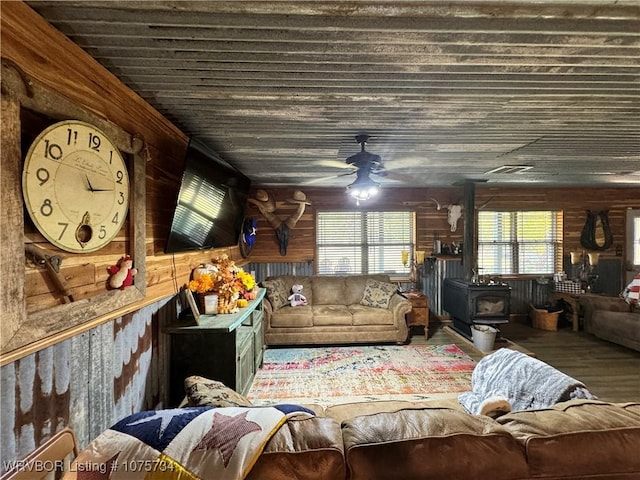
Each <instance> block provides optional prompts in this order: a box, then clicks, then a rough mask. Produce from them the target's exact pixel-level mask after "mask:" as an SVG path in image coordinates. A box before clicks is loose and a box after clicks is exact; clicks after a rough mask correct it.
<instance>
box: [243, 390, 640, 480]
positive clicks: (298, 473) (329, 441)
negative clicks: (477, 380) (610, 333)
mask: <svg viewBox="0 0 640 480" xmlns="http://www.w3.org/2000/svg"><path fill="white" fill-rule="evenodd" d="M456 404H457V401H455V400H453V401H451V402H450V403H449V404H447V402H441V403H440V404H423V405H418V404H409V403H406V404H403V402H400V403H398V402H370V403H362V404H352V405H337V406H333V407H329V408H327V409H325V410H322V409H317V410H318V413H319V415H318V416H316V417H313V418H306V419H300V420H291V421H289V422H287V423H286V424H285V425H284V426H283V427H282V428H280V430H279V431H278V432H277V433H276V434H275V435H274V436H273V437H272V438H271V440H270V441H269V442H268V444H267V445H266V447H265V449H264V451H263V453H262V455H261V456H260V457H259V459H258V461H257V462H256V464H255V466H254V467H253V469H252V470H251V472H250V473H249V476H248V477H247V479H249V480H267V479H268V480H285V479H286V480H293V479H299V480H302V479H308V480H329V479H330V480H342V479H349V480H392V479H393V480H397V479H402V480H427V479H437V480H448V479H451V480H453V479H456V480H459V479H473V480H484V479H486V480H522V479H545V480H560V479H575V480H577V479H581V480H584V479H591V478H593V479H595V478H597V479H599V480H602V479H610V480H623V479H624V480H630V479H639V478H640V455H638V446H639V445H640V402H638V403H626V404H612V403H605V402H599V401H594V400H572V401H569V402H564V403H559V404H556V405H555V406H554V407H553V408H549V409H544V410H532V411H524V412H516V413H509V414H506V415H504V416H502V417H499V418H497V419H495V420H494V419H492V418H489V417H485V416H474V415H469V414H467V413H465V412H464V411H463V410H462V409H461V408H460V407H459V406H455V405H456ZM354 412H357V413H358V414H357V415H355V416H352V414H353V413H354Z"/></svg>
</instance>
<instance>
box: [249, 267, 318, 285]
mask: <svg viewBox="0 0 640 480" xmlns="http://www.w3.org/2000/svg"><path fill="white" fill-rule="evenodd" d="M243 268H244V270H245V271H247V272H255V277H256V281H257V282H261V281H262V280H264V279H265V278H267V277H273V276H277V275H303V276H304V275H313V273H314V272H313V263H312V262H278V263H248V264H247V265H245V266H244V267H243Z"/></svg>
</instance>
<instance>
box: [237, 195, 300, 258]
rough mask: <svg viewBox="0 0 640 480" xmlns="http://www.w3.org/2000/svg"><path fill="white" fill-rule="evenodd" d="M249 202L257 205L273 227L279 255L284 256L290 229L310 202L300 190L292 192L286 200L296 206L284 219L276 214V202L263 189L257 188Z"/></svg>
mask: <svg viewBox="0 0 640 480" xmlns="http://www.w3.org/2000/svg"><path fill="white" fill-rule="evenodd" d="M249 202H250V203H253V204H254V205H255V206H257V207H258V210H260V213H261V214H262V216H263V217H264V218H265V219H266V220H267V222H269V225H271V226H272V227H273V229H274V230H275V232H276V238H277V239H278V243H279V244H280V255H282V256H285V255H286V254H287V246H288V245H289V236H290V232H291V229H293V228H294V227H295V226H296V223H298V220H300V217H302V214H303V213H304V210H305V208H306V206H307V205H311V203H310V202H307V196H306V195H305V194H304V193H303V192H301V191H300V190H296V191H295V192H293V198H290V199H288V200H287V202H288V203H296V204H297V205H298V207H297V208H296V211H295V213H292V214H291V215H289V216H288V217H287V218H286V219H284V220H282V219H281V218H280V217H279V216H278V215H277V214H276V202H275V200H274V199H273V198H271V197H269V194H268V193H267V192H266V191H265V190H258V191H257V192H256V198H250V199H249Z"/></svg>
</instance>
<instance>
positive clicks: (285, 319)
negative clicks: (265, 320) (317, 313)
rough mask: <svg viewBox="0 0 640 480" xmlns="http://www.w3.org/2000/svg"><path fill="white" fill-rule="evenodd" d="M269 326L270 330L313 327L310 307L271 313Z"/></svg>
mask: <svg viewBox="0 0 640 480" xmlns="http://www.w3.org/2000/svg"><path fill="white" fill-rule="evenodd" d="M270 325H271V327H272V328H278V327H311V326H312V325H313V314H312V313H311V305H305V306H302V307H284V308H281V309H280V310H278V311H277V312H274V313H273V315H272V317H271V322H270Z"/></svg>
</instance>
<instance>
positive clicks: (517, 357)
mask: <svg viewBox="0 0 640 480" xmlns="http://www.w3.org/2000/svg"><path fill="white" fill-rule="evenodd" d="M574 398H586V399H593V398H595V397H594V396H593V395H592V394H591V393H590V392H589V391H588V390H587V388H586V387H585V385H584V384H583V383H582V382H580V381H578V380H576V379H574V378H572V377H570V376H569V375H566V374H565V373H562V372H561V371H559V370H557V369H555V368H554V367H552V366H551V365H548V364H546V363H544V362H542V361H540V360H538V359H535V358H532V357H530V356H528V355H525V354H524V353H521V352H517V351H515V350H511V349H509V348H501V349H499V350H497V351H495V352H493V353H492V354H490V355H487V356H485V357H484V358H483V359H482V360H480V361H479V362H478V364H477V365H476V367H475V369H474V370H473V373H472V375H471V391H470V392H464V393H461V394H460V395H458V401H459V402H460V404H461V405H462V406H463V407H464V408H465V409H466V410H467V411H468V412H469V413H471V414H474V415H480V414H481V413H482V412H483V410H485V408H486V406H487V403H486V402H487V401H494V400H502V401H505V400H506V401H507V402H508V403H509V405H510V410H511V411H516V412H517V411H521V410H533V409H538V408H548V407H550V406H552V405H554V404H556V403H558V402H563V401H566V400H571V399H574Z"/></svg>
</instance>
